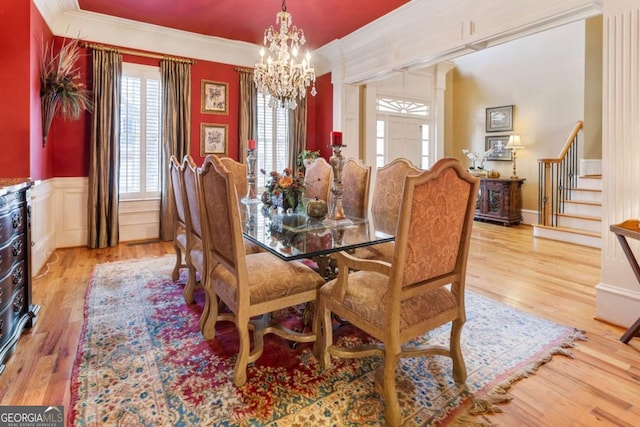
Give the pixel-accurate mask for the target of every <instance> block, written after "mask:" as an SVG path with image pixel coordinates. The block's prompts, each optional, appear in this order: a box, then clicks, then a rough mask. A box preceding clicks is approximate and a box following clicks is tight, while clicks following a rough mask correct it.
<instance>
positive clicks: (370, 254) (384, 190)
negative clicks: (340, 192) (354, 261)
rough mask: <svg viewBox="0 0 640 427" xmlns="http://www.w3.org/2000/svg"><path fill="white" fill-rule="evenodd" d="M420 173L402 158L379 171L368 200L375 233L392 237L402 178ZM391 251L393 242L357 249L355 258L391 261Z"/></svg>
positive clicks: (402, 182)
mask: <svg viewBox="0 0 640 427" xmlns="http://www.w3.org/2000/svg"><path fill="white" fill-rule="evenodd" d="M420 171H421V169H420V168H418V167H417V166H415V165H414V164H413V163H411V162H410V161H409V160H407V159H405V158H397V159H395V160H393V161H391V162H390V163H388V164H386V165H384V166H381V167H379V168H378V170H377V171H376V180H375V187H374V188H373V191H374V192H373V197H372V200H371V215H372V218H370V219H371V221H373V223H374V225H375V227H376V229H377V230H380V231H383V232H385V233H388V234H392V235H393V234H395V229H396V225H397V223H398V215H399V210H400V202H401V201H402V187H403V185H404V178H405V177H406V176H407V175H411V174H416V173H419V172H420ZM343 203H344V202H343ZM393 251H394V242H387V243H380V244H378V245H373V246H367V247H365V248H358V249H356V251H355V254H354V255H355V256H356V257H358V258H367V259H377V260H381V261H386V262H391V257H392V256H393Z"/></svg>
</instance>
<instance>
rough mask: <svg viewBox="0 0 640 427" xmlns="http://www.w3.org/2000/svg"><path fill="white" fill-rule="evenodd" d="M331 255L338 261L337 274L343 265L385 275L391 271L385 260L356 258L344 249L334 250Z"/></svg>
mask: <svg viewBox="0 0 640 427" xmlns="http://www.w3.org/2000/svg"><path fill="white" fill-rule="evenodd" d="M331 257H332V258H334V259H335V260H336V261H338V274H340V272H341V271H342V267H343V266H344V267H345V268H347V269H351V270H365V271H375V272H376V273H381V274H384V275H386V276H388V275H389V274H390V273H391V264H390V263H388V262H385V261H379V260H374V259H364V258H358V257H355V256H353V255H351V254H348V253H347V252H345V251H341V252H335V253H333V254H331Z"/></svg>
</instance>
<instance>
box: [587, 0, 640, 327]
mask: <svg viewBox="0 0 640 427" xmlns="http://www.w3.org/2000/svg"><path fill="white" fill-rule="evenodd" d="M603 3H604V8H603V61H602V62H603V78H602V90H603V106H602V109H603V117H602V126H603V129H602V166H603V171H602V175H603V199H604V200H603V218H602V223H603V225H602V278H601V283H600V284H599V285H598V286H597V288H596V289H597V294H596V317H597V318H598V319H602V320H605V321H608V322H611V323H614V324H617V325H621V326H625V327H628V326H630V325H631V324H632V323H633V322H634V321H635V320H636V319H637V318H638V316H640V284H638V282H637V281H636V278H635V276H634V275H633V272H632V271H631V268H630V267H629V264H628V262H627V260H626V258H625V256H624V254H623V252H622V250H621V248H620V245H619V244H618V242H617V240H616V237H615V235H614V234H613V233H611V232H610V231H609V225H610V224H615V223H619V222H622V221H624V220H625V219H629V218H640V2H639V1H637V0H604V2H603ZM630 244H631V248H632V250H633V251H634V253H635V254H636V256H638V257H639V258H640V251H639V249H640V246H639V242H638V241H633V240H630Z"/></svg>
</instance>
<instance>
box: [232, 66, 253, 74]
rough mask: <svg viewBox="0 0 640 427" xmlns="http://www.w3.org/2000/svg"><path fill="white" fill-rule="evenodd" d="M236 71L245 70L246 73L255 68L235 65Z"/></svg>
mask: <svg viewBox="0 0 640 427" xmlns="http://www.w3.org/2000/svg"><path fill="white" fill-rule="evenodd" d="M234 71H244V72H245V73H248V72H251V71H253V68H248V67H235V68H234Z"/></svg>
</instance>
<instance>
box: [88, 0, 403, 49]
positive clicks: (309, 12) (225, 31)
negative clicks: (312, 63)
mask: <svg viewBox="0 0 640 427" xmlns="http://www.w3.org/2000/svg"><path fill="white" fill-rule="evenodd" d="M409 1H410V0H289V1H288V2H287V3H286V7H287V11H288V12H289V13H291V15H292V21H293V25H296V26H297V27H298V28H300V29H302V30H304V33H305V37H306V39H307V44H306V45H305V46H306V47H307V48H308V49H310V50H314V49H317V48H320V47H322V46H324V45H325V44H327V43H329V42H331V41H333V40H335V39H340V38H343V37H344V36H346V35H347V34H349V33H352V32H353V31H355V30H357V29H358V28H361V27H363V26H365V25H367V24H368V23H370V22H372V21H375V20H376V19H378V18H380V17H381V16H383V15H386V14H387V13H389V12H391V11H392V10H394V9H397V8H399V7H400V6H402V5H404V4H406V3H409ZM78 5H79V6H80V10H82V11H86V12H95V13H100V14H104V15H109V16H114V17H118V18H125V19H129V20H133V21H139V22H144V23H148V24H155V25H159V26H162V27H167V28H172V29H177V30H183V31H189V32H193V33H197V34H202V35H206V36H216V37H221V38H225V39H230V40H239V41H245V42H249V43H254V44H262V40H263V36H264V30H265V29H266V28H267V27H269V26H270V25H272V26H274V28H276V13H277V12H278V11H280V9H281V7H282V1H281V0H187V1H184V0H183V1H176V0H78Z"/></svg>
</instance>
